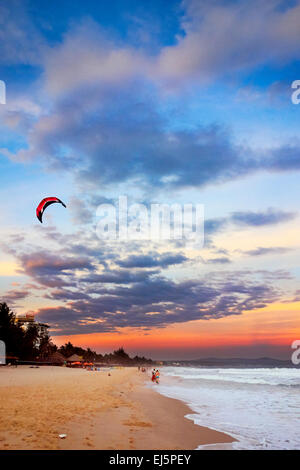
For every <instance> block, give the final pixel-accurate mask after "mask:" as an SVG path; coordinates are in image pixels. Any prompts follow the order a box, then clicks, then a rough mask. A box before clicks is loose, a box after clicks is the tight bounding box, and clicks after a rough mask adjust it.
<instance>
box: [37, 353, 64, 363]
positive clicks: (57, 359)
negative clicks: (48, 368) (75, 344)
mask: <svg viewBox="0 0 300 470" xmlns="http://www.w3.org/2000/svg"><path fill="white" fill-rule="evenodd" d="M43 362H47V363H48V364H51V365H53V366H62V365H63V364H65V363H66V358H65V356H63V355H62V354H61V353H60V352H58V351H55V352H54V353H52V354H50V356H48V357H47V358H45V359H44V360H43Z"/></svg>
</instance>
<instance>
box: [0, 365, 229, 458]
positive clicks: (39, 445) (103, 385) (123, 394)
mask: <svg viewBox="0 0 300 470" xmlns="http://www.w3.org/2000/svg"><path fill="white" fill-rule="evenodd" d="M109 373H110V375H108V374H109ZM162 380H163V374H162ZM149 383H150V377H149V375H148V374H147V373H142V372H139V371H138V370H137V368H120V369H112V370H111V371H108V370H102V371H100V372H91V371H87V370H84V369H69V368H64V367H48V366H42V367H39V368H30V367H28V366H19V367H18V368H8V367H2V368H0V449H1V450H3V449H7V450H12V449H38V450H42V449H47V450H49V449H90V450H91V449H118V450H119V449H120V450H124V449H132V450H145V449H174V450H175V449H195V448H197V446H199V445H204V444H214V443H230V442H233V441H234V439H233V438H232V437H231V436H229V435H227V434H224V433H221V432H218V431H215V430H212V429H209V428H206V427H202V426H198V425H195V424H194V423H193V421H191V420H190V419H187V418H185V416H186V415H187V414H189V413H191V410H190V409H189V408H188V407H187V406H186V405H184V404H183V403H182V402H180V401H178V400H175V399H172V398H166V397H164V396H162V395H160V394H159V393H157V392H156V391H155V389H154V390H153V388H149V387H147V386H146V385H147V384H149ZM158 387H159V385H158ZM59 434H66V435H67V436H66V438H65V439H60V438H59Z"/></svg>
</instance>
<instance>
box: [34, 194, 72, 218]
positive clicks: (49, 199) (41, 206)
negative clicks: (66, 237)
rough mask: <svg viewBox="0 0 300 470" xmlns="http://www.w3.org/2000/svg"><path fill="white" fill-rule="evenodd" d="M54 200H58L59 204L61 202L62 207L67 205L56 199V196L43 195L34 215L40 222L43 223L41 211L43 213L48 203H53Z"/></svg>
mask: <svg viewBox="0 0 300 470" xmlns="http://www.w3.org/2000/svg"><path fill="white" fill-rule="evenodd" d="M55 202H59V203H60V204H62V205H63V206H64V207H67V206H66V205H65V204H64V203H63V202H62V201H61V200H60V199H58V198H57V197H45V199H43V200H42V201H41V202H40V203H39V205H38V206H37V208H36V216H37V218H38V219H39V221H40V222H41V223H43V219H42V217H43V213H44V210H45V209H46V208H47V207H48V206H50V204H54V203H55Z"/></svg>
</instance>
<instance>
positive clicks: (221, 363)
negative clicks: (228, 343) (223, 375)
mask: <svg viewBox="0 0 300 470" xmlns="http://www.w3.org/2000/svg"><path fill="white" fill-rule="evenodd" d="M164 364H165V365H178V366H191V367H192V366H194V367H199V366H202V367H204V366H209V367H257V368H259V367H293V368H295V367H296V368H300V365H298V366H296V365H294V364H293V363H292V361H291V360H282V359H274V358H271V357H260V358H256V359H252V358H241V357H231V358H219V357H206V358H201V359H193V360H187V361H164Z"/></svg>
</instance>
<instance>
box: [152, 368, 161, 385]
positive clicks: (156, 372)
mask: <svg viewBox="0 0 300 470" xmlns="http://www.w3.org/2000/svg"><path fill="white" fill-rule="evenodd" d="M159 376H160V373H159V370H158V369H153V370H152V378H151V380H152V382H155V383H157V384H159Z"/></svg>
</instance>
